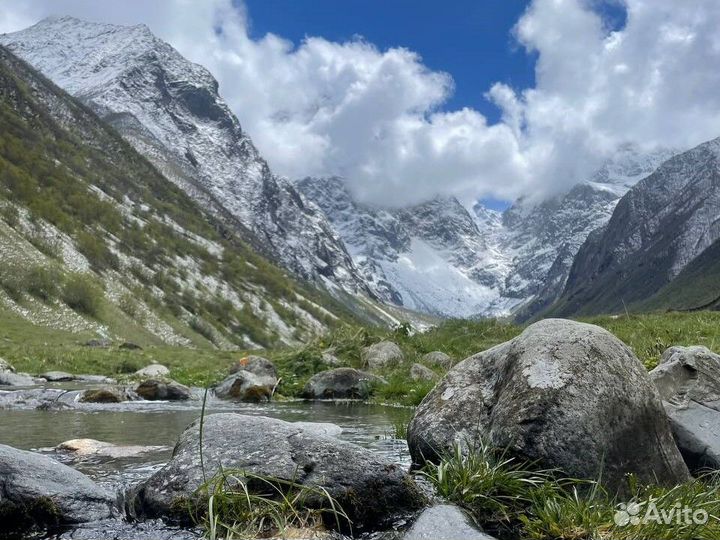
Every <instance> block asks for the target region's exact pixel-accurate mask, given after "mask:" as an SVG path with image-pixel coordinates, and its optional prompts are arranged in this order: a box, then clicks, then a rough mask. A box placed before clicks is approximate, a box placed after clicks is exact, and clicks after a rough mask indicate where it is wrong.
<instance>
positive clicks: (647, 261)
mask: <svg viewBox="0 0 720 540" xmlns="http://www.w3.org/2000/svg"><path fill="white" fill-rule="evenodd" d="M719 238H720V139H715V140H712V141H708V142H706V143H703V144H701V145H699V146H697V147H695V148H693V149H691V150H689V151H687V152H683V153H681V154H678V155H676V156H674V157H673V158H672V159H669V160H667V161H666V162H664V163H663V164H662V166H660V167H659V168H658V169H657V170H656V171H655V172H654V173H653V174H652V175H650V176H648V177H646V178H644V179H643V180H642V181H640V182H639V183H638V184H637V185H636V186H635V187H634V188H633V189H631V190H630V191H628V192H627V194H626V195H625V196H624V197H623V198H622V199H621V200H620V202H619V203H618V205H617V206H616V208H615V210H614V212H613V214H612V218H611V219H610V221H609V222H608V223H607V225H606V226H605V227H603V228H602V229H600V230H598V231H595V232H594V233H593V234H592V235H591V236H590V238H589V239H588V241H587V242H586V243H585V244H583V246H582V249H581V250H580V252H579V253H578V255H577V257H576V259H575V261H574V263H573V265H572V269H571V272H570V276H569V279H568V283H567V287H566V289H565V290H564V292H563V296H562V298H561V300H560V302H559V305H558V306H557V307H556V311H557V312H558V313H560V314H565V315H567V314H578V313H582V314H590V313H600V312H603V313H608V312H615V311H622V310H624V309H625V308H626V307H627V306H633V304H638V303H641V302H643V301H644V300H646V299H648V298H649V297H651V296H652V295H653V294H655V293H657V292H658V291H659V290H660V289H662V288H663V287H664V286H665V285H667V284H668V283H670V282H671V281H672V280H674V279H675V278H676V277H677V276H678V275H679V274H680V273H681V272H682V270H683V269H684V268H685V267H686V266H687V265H688V264H689V263H691V262H692V261H694V260H695V259H696V257H698V256H699V255H701V254H702V253H703V252H704V251H705V250H706V249H708V248H709V247H710V246H712V245H713V243H714V242H715V241H717V240H718V239H719ZM695 277H696V278H698V279H699V278H700V277H701V275H700V274H696V275H695ZM698 282H700V281H698Z"/></svg>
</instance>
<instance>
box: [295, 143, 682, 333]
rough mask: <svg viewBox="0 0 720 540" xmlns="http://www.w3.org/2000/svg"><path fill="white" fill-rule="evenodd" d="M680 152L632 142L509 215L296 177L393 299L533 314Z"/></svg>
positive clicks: (465, 312)
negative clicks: (565, 186) (377, 195)
mask: <svg viewBox="0 0 720 540" xmlns="http://www.w3.org/2000/svg"><path fill="white" fill-rule="evenodd" d="M671 155H672V152H671V151H667V150H660V151H656V152H651V153H643V152H640V151H639V150H637V149H636V148H634V147H631V146H626V147H623V148H621V149H620V150H619V152H618V153H617V154H616V155H615V156H614V157H613V159H611V160H609V161H608V162H607V163H605V164H604V165H603V167H602V168H600V169H599V170H598V171H597V173H596V174H595V175H593V177H592V178H591V179H590V180H588V181H586V182H582V183H579V184H577V185H575V186H574V187H573V188H572V189H570V190H569V191H567V192H566V193H563V194H561V195H558V196H555V197H553V198H550V199H547V200H544V201H541V202H530V201H528V200H523V199H521V200H519V201H517V202H516V203H515V204H514V205H512V206H511V207H510V208H508V209H507V210H506V211H505V212H503V213H500V212H496V211H493V210H489V209H488V208H486V207H484V206H483V205H481V204H476V205H475V206H474V207H473V208H472V212H468V210H467V209H466V208H465V207H463V206H462V205H461V204H460V203H459V202H458V201H457V200H455V199H452V198H438V199H435V200H433V201H429V202H427V203H424V204H420V205H417V206H414V207H411V208H403V209H383V208H379V207H373V206H369V205H365V204H361V203H358V202H356V201H355V200H354V198H353V196H352V194H351V192H350V191H349V189H348V188H347V186H346V183H345V182H344V181H343V180H342V179H340V178H321V179H318V178H306V179H304V180H302V181H300V182H298V184H297V185H298V189H299V190H300V191H302V192H303V193H304V194H305V196H306V197H307V198H308V199H310V200H312V201H314V202H315V203H317V204H318V206H320V207H321V208H322V209H323V211H324V212H325V213H326V214H327V216H328V218H329V219H330V221H331V222H332V224H333V226H334V227H335V228H336V230H337V231H338V233H339V234H340V236H341V237H342V239H343V240H344V241H345V243H346V245H347V246H348V249H349V251H350V253H351V255H352V257H353V259H354V261H355V263H356V264H357V266H358V267H359V268H360V269H361V271H362V272H363V277H364V278H365V280H366V281H367V282H368V283H369V284H370V286H371V287H373V288H374V290H375V292H376V293H377V295H378V296H379V297H381V298H383V299H384V300H385V301H388V302H392V303H396V304H399V305H404V306H406V307H410V308H413V309H419V310H422V311H429V312H431V313H436V314H440V315H444V316H464V317H468V316H507V315H513V316H516V317H517V318H519V319H521V320H524V319H527V318H530V317H532V316H533V315H535V314H537V313H539V312H540V311H542V310H543V309H545V308H546V307H547V306H549V305H550V304H552V302H554V301H555V300H556V299H557V298H558V296H560V294H561V293H562V291H563V289H564V287H565V284H566V281H567V277H568V273H569V271H570V267H571V265H572V262H573V260H574V258H575V255H576V254H577V252H578V250H579V249H580V246H581V245H582V244H583V242H584V241H585V240H586V239H587V237H588V235H589V234H590V233H591V232H592V231H593V230H595V229H597V228H598V227H602V226H603V225H605V224H606V223H607V221H608V220H609V219H610V215H611V214H612V211H613V209H614V208H615V205H616V204H617V202H618V201H619V200H620V198H621V197H622V195H624V194H625V193H626V192H627V190H628V189H630V187H631V186H633V185H634V184H635V183H636V182H637V181H638V180H640V179H641V178H643V177H644V176H647V175H649V174H650V173H652V172H653V170H655V168H656V167H657V166H658V165H659V164H660V163H662V161H664V160H665V159H667V158H668V157H670V156H671Z"/></svg>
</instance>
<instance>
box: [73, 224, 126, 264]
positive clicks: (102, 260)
mask: <svg viewBox="0 0 720 540" xmlns="http://www.w3.org/2000/svg"><path fill="white" fill-rule="evenodd" d="M77 248H78V250H79V251H80V253H82V254H83V255H85V258H87V260H88V261H89V262H90V264H91V265H92V267H93V268H95V269H96V270H108V269H117V268H118V267H119V266H120V262H119V260H118V258H117V256H116V255H115V254H114V253H113V252H112V251H110V248H108V247H107V245H106V244H105V241H104V240H103V239H102V238H98V237H97V236H95V235H94V234H91V233H88V232H84V231H83V232H81V233H79V234H78V236H77Z"/></svg>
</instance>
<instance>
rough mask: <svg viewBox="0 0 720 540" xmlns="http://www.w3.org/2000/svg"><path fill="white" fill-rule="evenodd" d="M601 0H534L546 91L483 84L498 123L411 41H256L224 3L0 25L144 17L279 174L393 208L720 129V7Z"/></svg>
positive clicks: (12, 14) (33, 15) (526, 30)
mask: <svg viewBox="0 0 720 540" xmlns="http://www.w3.org/2000/svg"><path fill="white" fill-rule="evenodd" d="M600 1H601V0H593V1H590V0H534V1H533V2H532V3H531V4H530V6H529V8H528V10H527V11H526V12H525V14H524V15H523V16H522V17H521V19H520V20H519V21H518V23H517V25H516V27H515V28H514V29H513V31H512V32H513V35H514V36H515V38H516V39H517V41H518V42H519V43H520V44H521V45H522V46H523V47H525V48H526V49H527V50H528V51H533V52H536V53H537V59H538V60H537V65H536V85H535V87H534V88H527V89H515V88H510V87H509V86H507V85H504V84H500V83H498V84H495V85H494V86H493V87H492V88H490V89H478V90H479V91H483V90H485V91H486V97H487V99H489V100H490V101H492V102H493V103H494V104H496V105H497V106H498V107H499V108H500V110H501V111H502V118H501V121H500V122H498V123H495V124H488V122H487V119H486V118H485V117H484V116H483V115H482V114H480V113H479V112H478V111H476V110H473V109H470V108H465V109H461V110H455V111H449V110H445V109H444V108H443V105H444V103H445V102H446V100H447V98H448V96H449V95H451V93H452V91H453V81H452V78H451V77H450V75H448V74H445V73H440V72H437V71H431V70H429V69H428V68H427V67H425V66H424V65H423V63H422V59H421V58H420V57H419V56H418V55H417V54H416V53H414V52H413V51H410V50H407V49H404V48H400V47H398V48H392V49H389V50H384V51H381V50H378V49H377V48H376V47H374V46H373V45H372V44H370V43H367V42H365V41H363V40H362V39H357V40H354V41H350V42H346V43H336V42H331V41H328V40H326V39H324V38H322V37H309V38H307V39H305V40H304V41H303V42H302V43H299V44H293V43H291V42H289V41H287V40H285V39H283V38H282V37H281V36H276V35H273V34H268V35H266V36H264V37H263V38H261V39H252V38H250V37H249V35H248V17H247V14H246V13H245V11H244V9H243V8H242V7H240V8H238V7H237V6H235V5H233V3H232V2H231V1H230V0H208V1H204V2H193V1H190V0H165V1H162V2H145V1H139V0H136V1H126V2H123V3H108V2H91V1H82V0H27V1H25V2H12V3H10V0H5V2H4V3H5V5H4V6H3V8H4V9H2V10H0V31H12V30H17V29H20V28H22V27H24V26H27V25H29V24H32V23H33V22H35V21H36V20H38V19H39V18H41V17H43V16H46V15H49V14H65V13H67V14H71V15H75V16H78V17H85V18H88V19H91V20H101V21H106V22H115V23H120V24H136V23H139V22H144V23H146V24H148V26H150V28H151V29H152V30H153V31H154V32H155V33H156V34H157V35H159V36H160V37H161V38H163V39H165V40H166V41H168V42H170V43H171V44H172V45H173V46H175V47H176V48H177V49H178V50H179V51H180V52H181V53H182V54H184V55H185V56H187V57H188V58H190V59H191V60H193V61H196V62H198V63H201V64H203V65H205V66H206V67H208V68H209V69H210V70H211V71H212V72H213V73H214V74H215V76H216V77H217V78H218V80H219V82H220V88H221V93H222V94H223V96H224V97H225V99H226V100H227V101H228V103H229V104H230V106H231V107H232V108H233V110H234V111H235V112H236V113H237V115H238V117H239V118H240V121H241V123H242V124H243V126H244V128H245V130H246V131H247V132H248V133H249V134H250V135H251V136H252V138H253V139H254V141H255V143H256V144H257V146H258V147H259V148H260V150H261V152H262V153H263V155H264V156H265V157H266V158H267V159H268V161H269V162H270V164H271V166H272V167H273V169H274V170H275V171H276V172H278V173H280V174H283V175H286V176H289V177H291V178H296V177H302V176H306V175H324V174H340V175H343V176H345V177H347V178H348V179H349V180H350V181H351V183H352V185H353V186H354V187H355V190H356V191H357V193H358V194H359V195H360V196H362V197H364V198H365V199H367V200H370V201H373V202H379V203H386V204H404V203H412V202H417V201H419V200H422V199H426V198H428V197H431V196H433V195H435V194H448V195H450V194H451V195H456V196H459V197H461V198H462V199H464V200H466V201H470V200H473V199H475V198H477V197H487V196H491V197H495V198H500V199H512V198H514V197H516V196H518V195H521V194H528V193H530V194H537V195H542V194H546V193H551V192H554V191H558V190H561V189H564V188H566V187H567V186H569V185H571V184H572V183H574V182H576V181H578V180H581V179H583V178H584V177H586V176H587V175H588V174H589V173H590V172H591V171H592V170H593V169H594V168H595V167H596V166H597V165H598V164H599V162H600V161H601V160H602V159H604V158H605V157H606V156H608V155H609V154H611V153H612V151H613V149H614V148H616V147H617V145H619V144H623V143H627V142H634V143H636V144H639V145H640V146H642V147H646V148H647V149H651V148H653V147H655V146H658V145H662V146H672V147H680V148H683V147H688V146H691V145H693V144H697V143H699V142H702V141H703V140H707V139H710V138H713V137H715V136H718V135H720V122H719V121H720V93H718V92H717V88H718V87H719V85H718V83H720V37H718V34H717V32H716V28H717V27H718V25H720V3H718V2H717V1H716V0H683V1H682V2H677V1H676V0H604V1H613V2H621V3H622V5H623V6H624V8H625V9H626V10H627V21H626V24H625V27H624V28H621V29H618V30H614V31H613V30H611V29H609V28H608V27H607V25H606V23H605V21H604V20H603V17H602V15H601V11H600V10H599V9H598V5H599V2H600ZM480 68H481V67H480V66H478V69H480Z"/></svg>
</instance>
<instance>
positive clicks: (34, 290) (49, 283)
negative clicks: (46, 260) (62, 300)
mask: <svg viewBox="0 0 720 540" xmlns="http://www.w3.org/2000/svg"><path fill="white" fill-rule="evenodd" d="M24 281H25V290H27V292H29V293H30V294H31V295H33V296H34V297H36V298H39V299H40V300H43V301H44V302H49V301H51V300H54V299H55V298H57V296H58V293H59V291H60V285H61V281H62V276H61V274H60V272H59V271H58V270H57V269H55V268H53V267H48V266H43V265H35V266H31V267H30V268H29V269H28V270H27V272H26V274H25V279H24Z"/></svg>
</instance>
